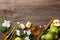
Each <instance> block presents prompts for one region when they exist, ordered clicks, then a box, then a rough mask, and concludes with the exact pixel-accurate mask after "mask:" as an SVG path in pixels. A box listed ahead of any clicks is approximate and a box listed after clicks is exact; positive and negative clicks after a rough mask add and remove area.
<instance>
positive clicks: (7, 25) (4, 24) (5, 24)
mask: <svg viewBox="0 0 60 40" xmlns="http://www.w3.org/2000/svg"><path fill="white" fill-rule="evenodd" d="M10 25H11V23H10V21H6V20H5V21H4V23H2V26H3V27H7V28H9V27H10Z"/></svg>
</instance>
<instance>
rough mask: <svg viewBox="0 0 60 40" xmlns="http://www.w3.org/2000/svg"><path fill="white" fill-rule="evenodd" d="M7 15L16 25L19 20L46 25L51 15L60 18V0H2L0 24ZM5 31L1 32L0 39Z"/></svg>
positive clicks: (0, 0) (0, 3) (0, 1)
mask: <svg viewBox="0 0 60 40" xmlns="http://www.w3.org/2000/svg"><path fill="white" fill-rule="evenodd" d="M2 16H6V17H7V20H10V21H11V22H12V23H13V24H12V25H14V24H15V23H16V22H17V21H19V22H21V23H24V24H25V23H26V22H27V21H31V22H32V23H33V24H34V25H37V26H40V25H41V26H42V27H43V25H45V24H46V23H47V22H48V21H49V19H50V18H51V17H54V18H57V19H60V1H59V0H0V26H1V17H2ZM3 35H4V33H1V32H0V40H2V37H3Z"/></svg>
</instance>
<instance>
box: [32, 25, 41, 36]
mask: <svg viewBox="0 0 60 40" xmlns="http://www.w3.org/2000/svg"><path fill="white" fill-rule="evenodd" d="M31 32H32V34H33V35H35V36H38V35H39V34H40V33H41V30H40V28H39V27H37V26H32V27H31Z"/></svg>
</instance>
